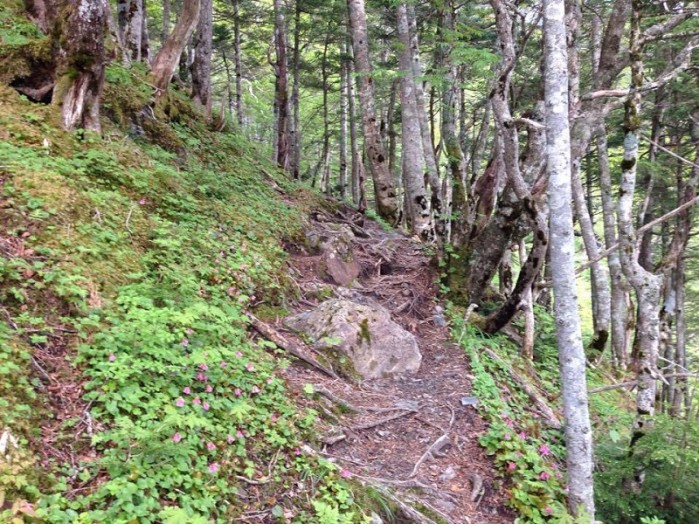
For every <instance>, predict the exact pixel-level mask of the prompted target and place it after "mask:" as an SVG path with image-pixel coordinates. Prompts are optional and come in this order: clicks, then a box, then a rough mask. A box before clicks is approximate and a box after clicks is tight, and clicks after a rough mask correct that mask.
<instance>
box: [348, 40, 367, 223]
mask: <svg viewBox="0 0 699 524" xmlns="http://www.w3.org/2000/svg"><path fill="white" fill-rule="evenodd" d="M346 49H347V54H348V55H351V54H352V46H351V45H349V43H348V45H347V47H346ZM353 63H354V62H353V61H352V60H351V59H349V58H348V60H347V113H348V114H347V118H348V120H349V132H350V160H351V166H350V167H351V169H350V178H351V181H350V186H351V188H352V202H353V203H354V205H356V206H359V202H360V198H359V197H360V184H359V178H360V177H359V164H360V162H361V156H360V154H359V141H358V140H357V111H356V110H355V96H354V78H353V69H352V64H353ZM365 209H366V208H365ZM362 211H363V210H362Z"/></svg>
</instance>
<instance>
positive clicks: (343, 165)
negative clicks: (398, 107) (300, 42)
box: [338, 44, 351, 200]
mask: <svg viewBox="0 0 699 524" xmlns="http://www.w3.org/2000/svg"><path fill="white" fill-rule="evenodd" d="M343 50H344V44H343V45H342V46H341V49H340V170H339V173H338V182H339V185H340V199H341V200H345V199H346V198H347V84H348V83H349V82H350V81H351V80H350V79H349V74H348V70H347V56H346V54H345V53H343V52H342V51H343Z"/></svg>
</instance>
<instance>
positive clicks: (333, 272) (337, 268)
mask: <svg viewBox="0 0 699 524" xmlns="http://www.w3.org/2000/svg"><path fill="white" fill-rule="evenodd" d="M333 226H335V227H333V228H332V229H331V230H330V231H329V232H328V235H327V236H325V237H324V238H322V239H321V240H320V250H321V252H322V256H321V259H320V263H319V267H318V270H319V273H320V274H321V275H323V276H324V277H326V278H328V279H329V280H330V281H331V282H333V283H335V284H337V285H340V286H345V287H348V286H350V285H352V283H353V282H354V281H355V280H356V279H357V277H358V276H359V272H360V270H361V267H360V266H359V262H357V260H356V259H355V258H354V253H353V252H352V239H353V238H354V235H353V233H352V230H351V229H350V228H349V227H347V226H345V225H339V226H337V225H333Z"/></svg>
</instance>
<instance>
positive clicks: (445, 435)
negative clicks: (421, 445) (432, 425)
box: [408, 433, 449, 478]
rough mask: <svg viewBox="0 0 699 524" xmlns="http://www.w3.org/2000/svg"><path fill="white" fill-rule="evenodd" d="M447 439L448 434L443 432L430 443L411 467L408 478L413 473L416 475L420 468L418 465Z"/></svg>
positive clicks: (412, 475) (442, 445)
mask: <svg viewBox="0 0 699 524" xmlns="http://www.w3.org/2000/svg"><path fill="white" fill-rule="evenodd" d="M448 441H449V435H448V434H447V433H445V434H444V435H442V436H441V437H439V438H438V439H437V440H435V441H434V442H433V443H432V445H431V446H430V447H429V448H427V450H426V451H425V452H424V453H423V454H422V456H421V457H420V459H419V460H418V461H417V462H416V463H415V466H414V467H413V471H411V473H410V475H408V478H412V477H414V476H415V475H417V472H418V470H419V469H420V466H421V465H422V463H423V462H425V460H427V457H429V456H432V453H433V452H434V451H437V450H439V449H441V448H442V447H444V445H445V444H446V443H447V442H448Z"/></svg>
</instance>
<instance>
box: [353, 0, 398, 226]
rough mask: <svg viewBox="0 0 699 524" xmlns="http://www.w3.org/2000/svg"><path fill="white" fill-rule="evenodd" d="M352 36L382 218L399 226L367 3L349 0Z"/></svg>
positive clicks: (364, 125) (365, 139)
mask: <svg viewBox="0 0 699 524" xmlns="http://www.w3.org/2000/svg"><path fill="white" fill-rule="evenodd" d="M347 3H348V7H349V21H350V32H351V33H352V45H353V47H354V61H355V67H356V72H357V76H358V78H357V83H358V84H359V89H358V91H359V99H360V101H361V106H362V107H361V109H362V125H363V128H364V142H365V147H366V152H367V159H368V161H369V166H370V169H371V174H372V177H373V180H374V192H375V195H376V207H377V211H378V213H379V216H381V218H383V219H385V220H387V221H389V222H390V223H393V224H396V223H398V221H399V219H400V208H399V205H398V202H397V199H396V193H395V189H394V185H393V179H392V178H391V174H390V173H389V172H388V163H387V160H388V159H387V157H386V150H385V148H384V145H383V143H382V142H381V136H380V134H379V127H378V122H377V120H376V105H375V102H374V84H373V79H372V77H371V74H372V70H371V63H370V61H369V42H368V35H367V25H366V13H365V11H364V0H348V2H347Z"/></svg>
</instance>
